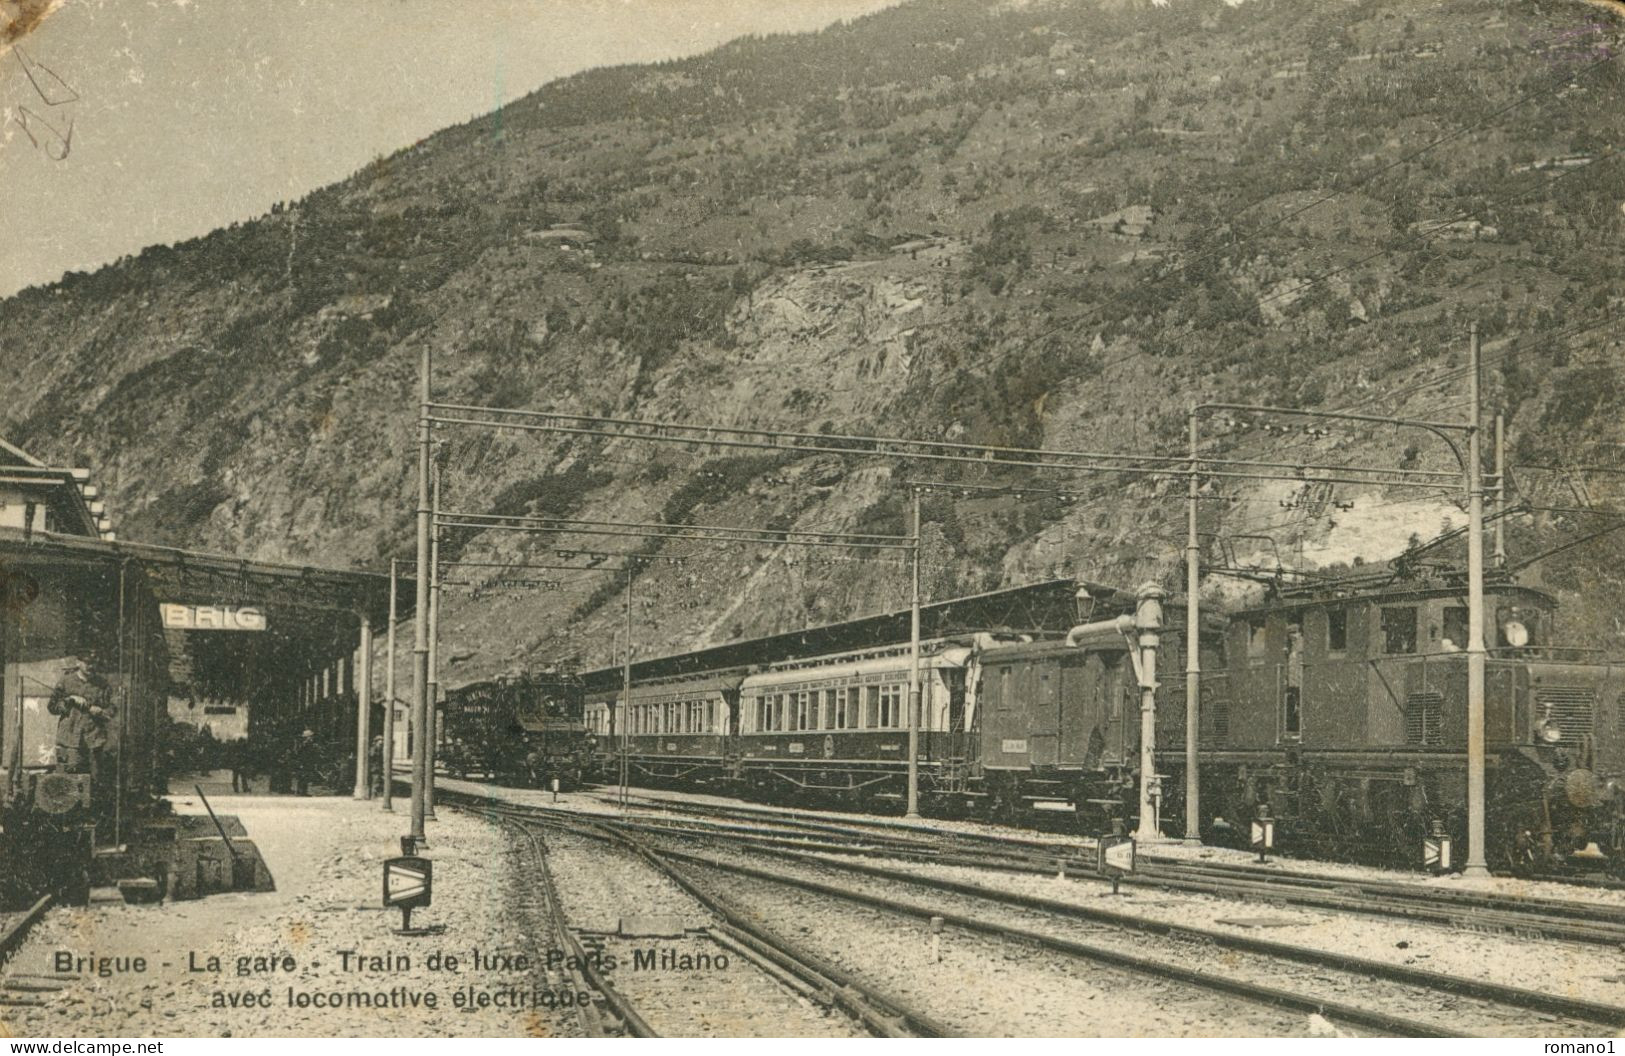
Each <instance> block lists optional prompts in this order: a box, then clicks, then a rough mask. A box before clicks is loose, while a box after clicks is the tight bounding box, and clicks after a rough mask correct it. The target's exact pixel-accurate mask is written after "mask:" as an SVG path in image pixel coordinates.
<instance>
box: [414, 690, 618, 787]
mask: <svg viewBox="0 0 1625 1056" xmlns="http://www.w3.org/2000/svg"><path fill="white" fill-rule="evenodd" d="M582 708H583V697H582V684H581V680H580V679H579V678H576V677H574V676H572V675H564V674H555V673H547V674H535V675H523V676H518V677H507V678H498V679H493V680H491V681H488V682H476V683H473V684H471V685H467V686H463V687H461V688H460V689H457V690H455V691H453V692H451V693H448V694H447V696H446V704H445V730H444V737H445V742H446V743H445V746H444V748H443V749H442V750H441V752H440V758H441V762H442V764H443V765H444V766H446V767H447V769H449V770H451V771H452V772H453V773H456V774H458V775H459V776H468V775H469V774H472V773H479V774H482V775H484V776H487V777H495V778H500V779H507V780H518V781H521V782H523V783H525V784H528V785H530V786H532V787H535V788H548V787H551V785H552V782H554V781H555V780H556V781H557V782H558V783H559V788H560V789H561V790H564V789H571V788H575V787H578V786H579V785H580V784H581V779H582V775H583V773H584V772H585V771H586V769H587V767H588V765H589V764H590V762H591V759H592V737H591V735H590V734H589V733H588V732H587V728H586V726H585V725H584V724H583V722H582Z"/></svg>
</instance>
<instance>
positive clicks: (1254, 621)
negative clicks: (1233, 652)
mask: <svg viewBox="0 0 1625 1056" xmlns="http://www.w3.org/2000/svg"><path fill="white" fill-rule="evenodd" d="M1268 649H1269V634H1268V631H1267V624H1266V622H1265V620H1264V617H1262V616H1249V617H1247V662H1248V663H1251V664H1260V663H1263V661H1264V654H1265V652H1267V651H1268Z"/></svg>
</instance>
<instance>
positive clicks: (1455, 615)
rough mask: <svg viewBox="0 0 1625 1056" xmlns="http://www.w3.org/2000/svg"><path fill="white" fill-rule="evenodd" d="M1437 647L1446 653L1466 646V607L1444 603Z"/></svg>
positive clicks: (1459, 650) (1460, 650) (1457, 650)
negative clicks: (1441, 626) (1442, 620)
mask: <svg viewBox="0 0 1625 1056" xmlns="http://www.w3.org/2000/svg"><path fill="white" fill-rule="evenodd" d="M1439 648H1440V649H1441V650H1442V651H1444V652H1447V653H1459V652H1462V651H1463V650H1465V649H1466V648H1467V607H1466V606H1465V605H1446V606H1445V610H1444V629H1443V631H1442V632H1441V633H1440V635H1439Z"/></svg>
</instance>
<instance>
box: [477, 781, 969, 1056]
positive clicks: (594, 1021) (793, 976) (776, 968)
mask: <svg viewBox="0 0 1625 1056" xmlns="http://www.w3.org/2000/svg"><path fill="white" fill-rule="evenodd" d="M447 798H448V799H451V800H452V801H454V802H457V805H459V806H462V807H463V809H467V810H471V811H473V812H475V813H478V814H481V815H483V816H485V817H487V818H490V819H492V820H495V821H498V822H500V823H502V824H504V825H507V826H509V827H510V828H512V829H513V830H514V831H515V832H516V833H518V834H519V835H520V836H521V838H522V839H523V840H524V841H525V844H526V846H527V847H528V850H529V853H530V857H531V862H532V868H533V872H534V873H535V875H536V877H537V879H538V882H539V888H540V892H541V895H542V901H543V903H544V906H545V909H546V912H547V914H548V916H549V918H550V920H551V922H552V935H553V941H554V942H556V943H558V944H559V947H558V948H560V949H564V950H568V951H570V952H571V953H572V954H573V955H574V956H575V957H577V958H579V959H580V960H581V961H582V962H583V963H588V964H590V962H591V958H589V957H587V955H586V951H585V949H584V948H583V946H582V944H581V942H580V940H579V939H578V938H577V937H576V935H575V934H574V933H573V932H572V931H571V929H570V928H569V927H568V926H567V924H566V916H565V911H564V907H563V904H562V901H561V899H560V898H559V895H558V888H557V885H556V883H555V882H554V880H553V876H552V871H551V869H550V867H549V866H548V862H547V849H546V842H545V839H546V837H545V834H544V833H545V828H546V822H545V820H544V819H542V818H540V817H539V816H537V814H536V813H535V812H528V811H515V810H512V809H504V808H501V807H495V806H492V805H489V804H483V805H482V804H478V803H474V804H470V803H467V802H466V800H464V797H459V796H457V795H455V794H453V795H451V796H448V797H447ZM592 835H594V836H600V834H597V833H593V834H592ZM627 847H628V850H630V851H632V852H633V853H635V854H636V855H637V856H638V857H639V858H640V859H641V860H642V861H644V862H645V863H647V864H648V865H649V866H650V867H651V868H653V869H655V870H656V871H658V872H659V873H660V874H661V875H663V876H665V877H667V878H668V879H670V880H671V881H672V882H673V883H675V884H676V885H677V886H678V887H679V888H680V889H682V890H683V891H684V892H685V893H686V894H687V895H688V896H689V897H691V898H693V899H694V900H695V901H696V902H698V903H699V904H700V905H701V906H703V907H704V908H705V910H706V911H707V912H709V913H710V914H711V915H713V916H714V917H715V918H716V919H717V921H718V924H716V925H715V926H714V927H713V928H711V929H709V930H708V935H709V937H710V938H711V939H713V940H714V941H715V942H716V943H717V944H718V945H719V946H721V947H722V948H724V949H726V950H730V951H732V952H734V953H736V954H738V955H739V956H740V957H741V958H743V959H744V960H745V961H747V962H749V963H751V964H754V965H755V966H756V967H758V968H759V969H760V970H761V971H762V972H763V973H764V974H765V975H766V976H767V977H769V978H770V979H771V980H772V982H773V983H774V985H776V986H781V987H783V988H784V989H786V990H787V991H789V992H791V993H793V994H796V995H799V996H800V997H804V998H807V999H809V1000H810V1001H811V1002H813V1003H814V1004H816V1005H819V1006H822V1007H825V1008H832V1009H838V1010H840V1011H841V1012H843V1013H845V1014H846V1015H847V1016H848V1017H850V1018H851V1020H852V1021H853V1023H854V1024H856V1025H857V1027H858V1028H859V1029H860V1030H861V1032H862V1033H866V1034H870V1035H873V1036H876V1037H945V1036H949V1035H950V1034H951V1033H952V1032H951V1031H950V1030H949V1029H948V1028H947V1027H945V1026H943V1025H942V1024H941V1023H938V1022H937V1021H935V1020H934V1019H932V1018H931V1017H930V1016H928V1015H926V1014H924V1013H921V1012H919V1011H917V1010H914V1009H912V1008H911V1007H910V1006H909V1005H908V1004H907V1003H905V1002H903V1001H900V1000H898V999H897V998H895V997H892V996H890V995H887V994H884V993H881V992H879V991H877V990H876V989H875V988H873V987H870V986H867V985H865V984H863V983H862V982H861V981H859V980H857V979H856V978H854V977H852V976H851V975H850V974H849V973H846V972H844V971H841V970H840V969H838V968H836V967H834V966H832V965H830V964H828V963H826V962H823V961H821V960H820V959H819V958H817V957H816V956H814V955H812V954H811V953H809V952H807V951H805V950H803V949H801V948H800V947H799V946H798V945H797V944H794V943H792V942H790V941H789V940H787V939H785V938H784V937H783V936H779V935H775V934H773V933H771V932H769V931H768V930H767V929H765V928H763V927H762V926H761V925H760V924H759V923H757V922H755V921H754V920H752V919H751V918H750V916H749V915H748V914H744V913H741V912H740V911H739V910H738V909H736V908H735V907H734V906H732V905H731V904H729V903H728V902H726V901H724V900H722V899H720V898H718V897H717V896H716V895H715V894H713V893H712V892H711V891H709V890H708V889H707V888H706V887H705V886H704V885H703V884H701V883H699V882H698V881H697V880H696V879H695V878H694V877H693V876H692V875H691V872H690V871H689V870H687V869H685V868H683V867H682V866H681V865H679V864H677V863H676V862H673V861H671V860H669V859H668V858H667V857H666V856H665V855H662V854H660V853H658V852H655V851H653V850H651V849H649V848H647V847H644V846H640V845H635V844H628V845H627ZM577 984H578V985H582V984H584V985H585V986H588V987H590V988H591V992H593V993H596V994H598V995H600V997H601V998H602V1001H603V1004H604V1005H605V1006H607V1008H608V1010H609V1012H610V1014H609V1015H608V1016H604V1015H600V1014H598V1013H597V1011H596V1010H595V1009H593V1008H592V1007H591V1006H578V1011H580V1012H582V1013H583V1022H582V1026H583V1030H584V1032H585V1033H587V1034H588V1035H589V1036H597V1037H611V1036H625V1037H658V1036H659V1034H658V1033H657V1031H656V1028H655V1027H654V1026H653V1025H651V1022H650V1020H651V1019H652V1018H654V1017H653V1016H652V1015H645V1013H644V1012H643V1011H642V1010H640V1009H639V1008H638V1007H637V1005H636V1004H635V1003H634V1001H632V1000H631V999H630V998H629V997H628V995H626V994H625V993H623V992H622V991H621V990H619V989H617V988H616V987H615V986H614V985H613V984H612V983H611V982H610V981H609V980H608V979H607V978H606V977H605V975H604V973H602V972H598V971H596V970H590V971H584V972H582V973H581V975H580V976H579V977H578V980H577Z"/></svg>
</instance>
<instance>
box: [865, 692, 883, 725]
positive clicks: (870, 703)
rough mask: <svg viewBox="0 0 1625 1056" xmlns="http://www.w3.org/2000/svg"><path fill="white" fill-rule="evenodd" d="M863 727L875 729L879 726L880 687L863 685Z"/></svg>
mask: <svg viewBox="0 0 1625 1056" xmlns="http://www.w3.org/2000/svg"><path fill="white" fill-rule="evenodd" d="M863 728H864V729H866V730H875V729H879V728H880V687H879V686H864V687H863Z"/></svg>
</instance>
